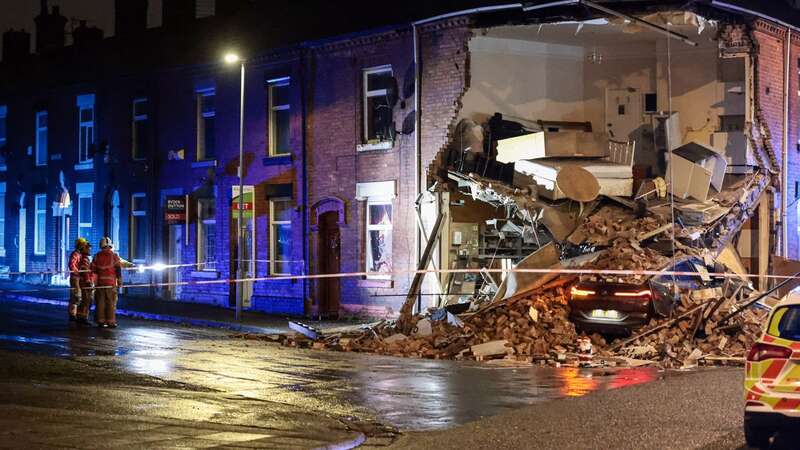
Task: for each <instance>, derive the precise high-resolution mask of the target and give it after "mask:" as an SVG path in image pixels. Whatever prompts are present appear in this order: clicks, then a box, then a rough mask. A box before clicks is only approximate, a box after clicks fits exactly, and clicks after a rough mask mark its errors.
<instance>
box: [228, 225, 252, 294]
mask: <svg viewBox="0 0 800 450" xmlns="http://www.w3.org/2000/svg"><path fill="white" fill-rule="evenodd" d="M234 214H235V213H234ZM231 223H234V224H238V223H239V220H238V218H236V217H234V218H233V220H232V221H231ZM254 227H255V223H254V220H253V218H252V217H250V218H247V216H245V218H244V228H241V233H242V235H243V240H244V253H243V254H242V266H243V270H242V272H243V273H242V277H241V278H242V279H243V280H250V281H238V282H237V283H235V285H236V289H232V290H231V292H235V295H239V290H241V292H242V309H249V308H250V306H251V304H250V302H251V299H252V298H253V281H252V279H253V278H254V277H255V267H256V264H255V246H254V241H253V236H254ZM237 230H239V227H238V226H237V227H236V228H235V229H234V230H233V234H232V236H233V243H232V247H231V251H232V255H233V257H232V258H231V261H232V262H233V264H232V267H231V270H232V271H231V273H232V274H233V275H234V277H236V278H237V279H238V278H239V271H238V267H237V266H236V263H237V262H238V261H239V239H238V234H237V233H236V231H237ZM235 305H236V297H234V298H232V299H231V301H230V306H235Z"/></svg>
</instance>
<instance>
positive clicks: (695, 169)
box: [667, 142, 728, 202]
mask: <svg viewBox="0 0 800 450" xmlns="http://www.w3.org/2000/svg"><path fill="white" fill-rule="evenodd" d="M670 159H671V161H670V166H671V167H670V168H668V170H667V183H668V184H669V185H671V186H672V194H673V195H674V196H675V197H677V198H681V199H687V198H689V197H692V198H694V199H696V200H700V201H701V202H704V201H706V200H708V199H709V197H710V196H711V195H710V194H711V188H712V187H713V188H714V189H716V190H717V191H721V190H722V181H723V180H724V179H725V171H726V169H727V167H728V163H727V162H726V161H725V157H724V156H723V155H720V154H719V153H717V152H715V151H714V150H712V149H710V148H708V147H706V146H705V145H702V144H698V143H697V142H691V143H689V144H686V145H683V146H681V147H679V148H677V149H675V150H673V151H672V157H671V158H670Z"/></svg>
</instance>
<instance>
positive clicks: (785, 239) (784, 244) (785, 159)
mask: <svg viewBox="0 0 800 450" xmlns="http://www.w3.org/2000/svg"><path fill="white" fill-rule="evenodd" d="M791 54H792V30H791V28H787V29H786V56H785V58H784V67H785V72H784V79H783V148H782V150H783V155H782V156H781V256H783V257H784V258H788V257H789V227H788V225H789V224H788V222H787V219H788V211H787V209H788V204H789V58H790V57H791Z"/></svg>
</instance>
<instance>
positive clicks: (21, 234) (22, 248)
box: [18, 208, 27, 272]
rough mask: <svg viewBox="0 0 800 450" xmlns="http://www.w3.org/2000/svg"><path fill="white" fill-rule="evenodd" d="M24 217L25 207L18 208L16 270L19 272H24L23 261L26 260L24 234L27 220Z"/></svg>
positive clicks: (25, 239)
mask: <svg viewBox="0 0 800 450" xmlns="http://www.w3.org/2000/svg"><path fill="white" fill-rule="evenodd" d="M26 218H27V214H25V208H22V209H20V210H19V241H18V242H19V244H18V246H19V252H18V254H19V269H18V271H19V272H25V271H26V270H27V268H26V265H25V263H26V260H25V249H26V248H27V246H26V241H27V237H26V236H25V234H26V230H25V225H26V224H27V220H25V219H26Z"/></svg>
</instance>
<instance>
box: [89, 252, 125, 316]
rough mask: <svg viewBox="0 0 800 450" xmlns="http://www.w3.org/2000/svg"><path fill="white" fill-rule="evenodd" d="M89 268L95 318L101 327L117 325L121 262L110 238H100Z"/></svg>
mask: <svg viewBox="0 0 800 450" xmlns="http://www.w3.org/2000/svg"><path fill="white" fill-rule="evenodd" d="M91 270H92V273H93V274H94V277H95V282H96V284H95V291H94V301H95V319H96V320H97V326H98V327H101V328H116V327H117V289H119V287H120V286H122V262H121V260H120V257H119V256H118V255H117V254H116V253H114V245H113V243H112V242H111V239H110V238H107V237H104V238H103V239H100V251H99V252H98V253H97V254H96V255H94V259H93V260H92V264H91Z"/></svg>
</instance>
